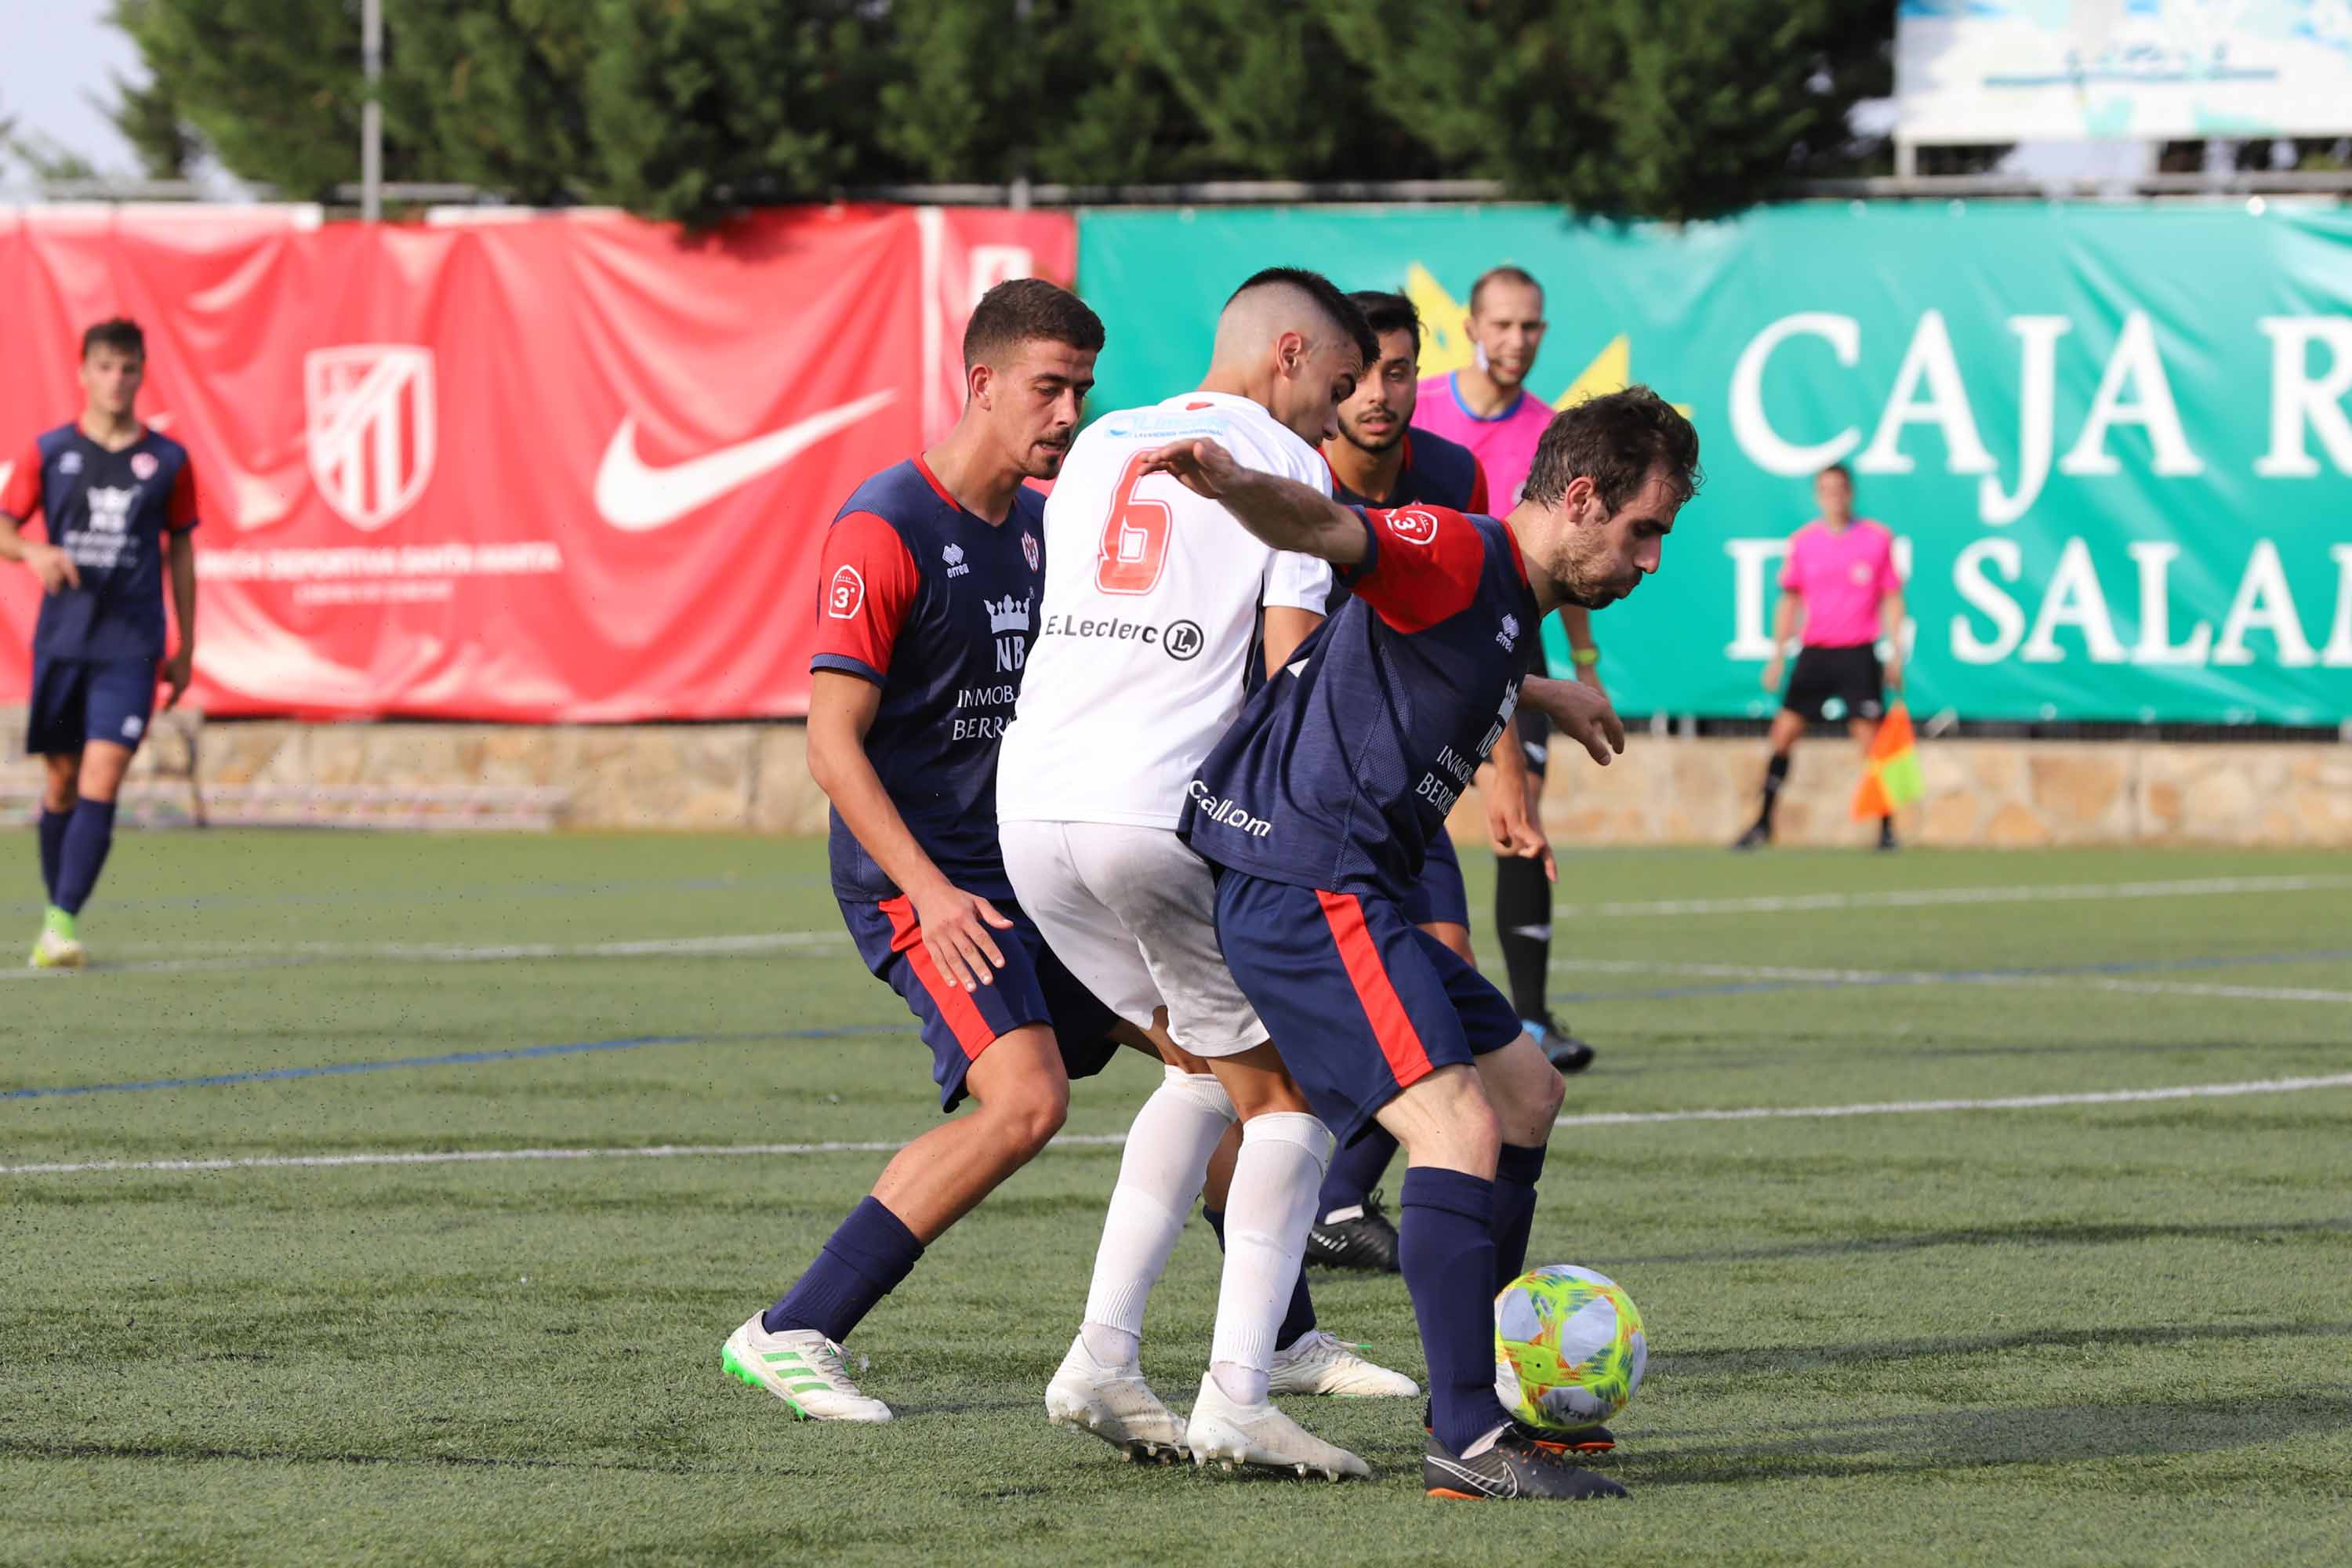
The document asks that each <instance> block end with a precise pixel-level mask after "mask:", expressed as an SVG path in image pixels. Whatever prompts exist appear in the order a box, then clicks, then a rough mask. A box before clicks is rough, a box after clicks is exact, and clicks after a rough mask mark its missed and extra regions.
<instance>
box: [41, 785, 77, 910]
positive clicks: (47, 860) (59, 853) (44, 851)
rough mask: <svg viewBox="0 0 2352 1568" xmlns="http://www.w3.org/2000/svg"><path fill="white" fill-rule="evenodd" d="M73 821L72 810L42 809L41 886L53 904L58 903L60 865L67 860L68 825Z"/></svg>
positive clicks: (44, 807)
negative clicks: (60, 862)
mask: <svg viewBox="0 0 2352 1568" xmlns="http://www.w3.org/2000/svg"><path fill="white" fill-rule="evenodd" d="M72 820H73V813H72V812H71V811H70V810H68V811H51V810H50V809H49V808H48V807H47V806H46V805H45V806H43V807H41V886H42V887H43V888H45V889H47V890H48V895H49V902H51V903H53V904H54V903H56V902H57V901H58V862H59V861H60V860H62V859H64V858H65V852H66V824H68V822H71V821H72Z"/></svg>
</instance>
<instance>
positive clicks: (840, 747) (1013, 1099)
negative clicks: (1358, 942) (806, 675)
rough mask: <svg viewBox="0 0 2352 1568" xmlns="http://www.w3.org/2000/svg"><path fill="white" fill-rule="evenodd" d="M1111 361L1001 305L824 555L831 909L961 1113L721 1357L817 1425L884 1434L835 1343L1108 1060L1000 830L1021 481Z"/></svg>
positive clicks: (1047, 455)
mask: <svg viewBox="0 0 2352 1568" xmlns="http://www.w3.org/2000/svg"><path fill="white" fill-rule="evenodd" d="M1102 344H1103V329H1102V323H1101V321H1098V320H1097V319H1096V317H1095V313H1094V312H1093V311H1092V310H1088V309H1087V307H1086V305H1085V304H1084V303H1082V302H1081V301H1080V300H1078V299H1077V297H1076V295H1073V294H1071V293H1069V292H1067V291H1066V290H1064V289H1058V288H1055V286H1054V285H1053V284H1051V283H1047V282H1045V281H1043V280H1041V279H1019V280H1016V281H1013V282H1009V283H1000V284H998V285H997V286H996V287H995V288H993V289H990V290H989V291H988V293H987V294H986V295H984V296H983V297H982V300H981V301H980V303H979V305H978V306H977V307H976V308H975V309H974V310H973V311H972V315H971V324H970V326H969V327H968V328H967V329H966V331H965V333H964V363H965V391H966V402H965V404H964V409H963V414H962V416H961V417H960V418H959V419H958V420H957V421H956V424H955V427H954V428H953V429H952V430H950V431H949V433H948V435H947V437H946V438H945V439H943V440H942V441H940V443H939V445H937V446H935V447H931V448H930V449H929V451H926V452H924V453H923V454H922V455H921V456H919V457H917V458H911V459H909V460H908V461H906V462H903V463H899V464H898V465H896V466H895V467H892V468H885V469H884V470H882V472H880V473H878V474H877V475H875V476H874V477H873V478H871V479H867V480H866V482H865V483H864V484H862V485H860V486H859V487H858V488H857V489H856V492H855V493H854V494H852V495H851V496H850V498H849V500H848V501H847V502H846V503H845V504H844V505H843V507H842V509H841V510H840V512H839V514H838V515H837V516H835V519H834V521H833V526H832V529H831V531H829V532H828V533H827V534H826V536H825V543H824V560H823V565H822V567H821V568H820V571H821V574H822V597H821V601H820V603H819V605H818V611H817V628H818V629H817V652H816V655H815V657H814V658H812V659H811V660H810V667H811V670H812V675H811V678H810V692H809V718H808V752H809V773H810V774H811V775H812V776H813V777H814V779H815V780H816V782H817V784H818V786H819V787H820V788H822V789H823V790H824V792H825V794H826V795H829V796H830V797H831V798H832V802H833V813H832V816H833V826H832V848H831V857H832V863H833V890H834V896H835V899H836V900H838V901H839V903H840V906H841V912H842V918H843V919H844V920H845V921H846V922H847V923H848V926H849V931H850V934H851V936H852V937H854V938H855V939H856V943H857V949H858V952H859V954H860V955H861V956H862V957H863V958H864V959H865V961H866V966H867V967H868V968H869V969H871V970H872V971H873V973H874V974H875V976H876V977H877V979H879V980H881V981H882V982H883V983H884V984H887V985H888V986H890V988H891V989H892V990H894V991H896V992H898V994H899V995H900V996H902V997H904V998H905V999H906V1002H907V1005H908V1008H909V1009H910V1010H911V1011H912V1012H913V1013H914V1015H915V1016H916V1018H917V1019H918V1020H919V1022H920V1023H921V1025H922V1036H923V1040H924V1043H925V1044H927V1045H928V1046H929V1047H930V1049H931V1058H932V1069H931V1076H932V1078H933V1079H935V1080H936V1081H937V1082H938V1084H939V1089H940V1109H941V1110H953V1109H954V1108H955V1106H956V1105H957V1103H958V1102H959V1101H961V1100H963V1099H965V1098H966V1097H967V1096H969V1097H970V1098H971V1100H973V1101H974V1108H973V1109H972V1110H971V1111H970V1112H969V1113H967V1114H965V1115H962V1116H959V1117H956V1118H954V1119H953V1120H951V1121H945V1122H942V1123H940V1125H939V1126H937V1127H934V1128H932V1129H931V1130H930V1131H928V1132H926V1133H924V1134H923V1135H922V1136H920V1137H919V1138H917V1139H916V1140H915V1141H914V1142H911V1143H909V1144H908V1145H907V1146H906V1147H905V1148H904V1149H902V1150H900V1151H899V1152H898V1153H897V1154H896V1155H895V1156H893V1157H892V1159H891V1161H890V1163H888V1164H887V1166H885V1167H884V1169H883V1172H882V1175H881V1179H880V1180H878V1181H877V1182H876V1183H875V1184H874V1191H873V1194H872V1195H871V1196H870V1197H868V1198H866V1200H865V1202H863V1203H861V1204H860V1205H858V1206H857V1207H856V1209H855V1210H854V1211H852V1212H851V1214H850V1215H849V1217H848V1218H846V1219H845V1220H844V1221H842V1223H841V1226H840V1227H839V1228H838V1229H836V1230H835V1232H834V1233H833V1237H832V1239H830V1240H829V1241H827V1242H826V1243H825V1244H824V1250H823V1251H822V1252H820V1253H819V1254H818V1255H817V1257H816V1258H815V1259H814V1261H813V1262H812V1263H811V1264H810V1265H809V1267H808V1268H807V1269H806V1271H805V1272H803V1274H802V1275H801V1277H800V1279H799V1281H798V1282H797V1283H795V1284H794V1285H793V1288H792V1289H791V1290H790V1291H788V1292H787V1293H786V1294H785V1295H784V1297H783V1298H782V1300H779V1301H777V1302H776V1304H775V1305H774V1306H772V1307H770V1308H769V1309H768V1310H766V1311H765V1312H757V1313H754V1314H752V1316H751V1318H750V1319H748V1320H746V1321H745V1322H744V1323H743V1325H742V1326H741V1327H740V1328H739V1329H737V1330H736V1331H735V1332H734V1333H733V1334H732V1335H730V1337H729V1339H728V1341H727V1344H726V1348H725V1350H724V1352H722V1356H721V1359H722V1362H723V1363H724V1365H725V1366H726V1368H727V1370H728V1371H729V1372H730V1373H733V1374H734V1375H735V1376H736V1377H738V1378H740V1379H741V1380H742V1381H743V1382H745V1383H747V1384H751V1385H752V1386H753V1387H756V1388H764V1389H766V1390H767V1391H768V1392H770V1393H772V1394H775V1395H776V1396H777V1397H778V1398H780V1399H782V1400H783V1401H784V1402H785V1403H786V1404H787V1405H790V1406H791V1407H792V1408H793V1412H794V1413H795V1414H797V1415H801V1416H803V1417H806V1418H810V1419H814V1420H828V1421H887V1420H889V1419H890V1409H889V1406H887V1405H885V1404H883V1403H882V1401H880V1400H878V1399H874V1398H870V1397H868V1396H867V1395H866V1394H863V1393H861V1392H860V1391H859V1390H858V1388H857V1386H856V1384H854V1383H852V1382H851V1381H850V1379H849V1375H848V1373H847V1372H846V1371H845V1368H844V1366H843V1364H842V1358H841V1349H840V1345H841V1342H842V1340H844V1339H845V1337H847V1335H848V1333H849V1331H851V1330H852V1329H854V1328H855V1327H856V1325H857V1323H858V1321H860V1320H861V1319H863V1318H864V1317H865V1316H866V1313H867V1312H868V1311H869V1310H872V1309H873V1307H874V1306H875V1305H876V1303H877V1302H878V1301H880V1300H881V1299H882V1298H883V1297H884V1296H886V1295H887V1294H889V1292H890V1291H891V1290H892V1289H894V1288H895V1287H896V1286H897V1285H898V1282H899V1281H900V1280H902V1279H905V1278H906V1277H907V1274H908V1271H909V1270H910V1269H912V1268H914V1266H915V1261H916V1259H917V1258H920V1257H921V1256H922V1253H923V1249H924V1248H925V1247H928V1246H929V1245H930V1244H931V1243H932V1242H933V1241H936V1240H937V1239H938V1238H939V1237H940V1233H941V1232H943V1231H945V1230H946V1229H947V1228H948V1227H949V1226H951V1225H953V1224H954V1223H955V1222H956V1221H957V1220H958V1219H959V1218H961V1216H962V1215H964V1214H966V1213H968V1212H969V1211H970V1210H971V1208H972V1206H973V1205H976V1204H978V1203H979V1202H980V1201H981V1200H982V1198H984V1197H986V1196H987V1195H988V1194H989V1193H990V1192H992V1191H993V1190H994V1189H995V1188H996V1186H997V1185H998V1184H1000V1183H1002V1182H1003V1180H1004V1179H1005V1178H1006V1177H1007V1176H1010V1175H1011V1174H1012V1173H1013V1172H1015V1171H1017V1170H1019V1169H1020V1168H1021V1167H1022V1166H1023V1165H1024V1164H1026V1163H1028V1162H1029V1160H1030V1159H1031V1157H1032V1156H1034V1154H1035V1153H1036V1152H1037V1151H1038V1150H1040V1149H1042V1148H1044V1147H1045V1142H1046V1140H1048V1139H1050V1138H1051V1137H1053V1135H1054V1133H1055V1131H1057V1130H1058V1129H1059V1128H1060V1127H1061V1125H1062V1120H1063V1117H1064V1115H1065V1113H1066V1110H1067V1108H1068V1104H1069V1093H1070V1079H1073V1078H1078V1077H1084V1076H1086V1075H1087V1074H1089V1073H1092V1072H1095V1071H1097V1070H1098V1069H1099V1068H1101V1067H1102V1066H1103V1065H1104V1063H1105V1062H1106V1061H1108V1059H1109V1058H1110V1056H1111V1054H1112V1052H1113V1051H1114V1050H1115V1048H1116V1047H1115V1045H1114V1043H1113V1041H1112V1039H1111V1038H1110V1034H1111V1031H1112V1029H1113V1028H1114V1026H1115V1023H1116V1020H1114V1019H1113V1017H1112V1016H1111V1015H1110V1014H1109V1012H1108V1010H1107V1009H1105V1008H1104V1007H1103V1006H1102V1005H1101V1004H1100V1003H1098V1002H1097V1001H1096V1000H1095V999H1094V998H1093V997H1092V996H1090V995H1088V994H1087V992H1086V990H1085V988H1084V987H1083V986H1081V985H1079V984H1077V982H1076V981H1075V980H1074V979H1072V978H1071V976H1070V974H1069V972H1068V971H1067V970H1066V969H1065V968H1063V967H1062V965H1061V963H1059V962H1058V961H1056V960H1055V957H1054V955H1053V953H1052V952H1048V951H1047V950H1046V947H1045V941H1044V939H1043V938H1042V937H1040V936H1039V935H1038V932H1037V928H1036V926H1035V924H1034V922H1033V921H1031V920H1030V919H1029V917H1028V916H1027V915H1026V914H1025V913H1024V912H1023V910H1021V908H1020V906H1019V905H1018V904H1017V903H1015V902H1014V901H1013V885H1012V883H1011V882H1010V881H1008V880H1007V879H1006V878H1005V874H1004V858H1003V853H1002V851H1001V850H1000V849H999V847H998V845H997V837H996V812H995V796H996V764H997V750H998V742H999V738H1000V737H1001V736H1002V735H1003V732H1004V726H1005V725H1006V723H1007V722H1009V721H1011V719H1012V716H1013V698H1014V694H1015V692H1016V691H1017V690H1018V689H1019V686H1020V682H1021V677H1022V668H1023V665H1024V661H1025V658H1026V656H1027V653H1028V649H1029V647H1030V642H1031V638H1032V637H1033V635H1034V632H1035V630H1036V625H1037V609H1038V598H1039V594H1040V590H1041V588H1042V586H1043V584H1044V582H1045V553H1044V543H1045V540H1044V516H1043V513H1044V509H1045V498H1044V497H1043V496H1042V495H1041V494H1039V493H1038V492H1037V491H1035V490H1034V489H1028V488H1027V487H1026V486H1025V485H1024V482H1023V481H1024V480H1025V479H1052V478H1053V477H1054V476H1055V474H1057V473H1059V472H1060V471H1061V467H1062V460H1063V458H1065V457H1066V456H1067V454H1068V452H1069V449H1070V443H1071V440H1072V438H1073V437H1075V435H1076V430H1077V424H1078V414H1079V409H1080V407H1081V405H1083V403H1084V402H1085V399H1086V395H1087V388H1088V387H1090V386H1092V385H1093V384H1094V364H1095V356H1096V354H1097V353H1098V352H1099V351H1100V349H1101V348H1102ZM1136 1043H1140V1042H1136Z"/></svg>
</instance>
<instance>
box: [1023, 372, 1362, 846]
mask: <svg viewBox="0 0 2352 1568" xmlns="http://www.w3.org/2000/svg"><path fill="white" fill-rule="evenodd" d="M1186 437H1206V438H1208V439H1210V440H1213V441H1215V442H1217V443H1218V444H1219V445H1220V446H1222V447H1224V448H1225V450H1226V451H1228V452H1231V453H1232V454H1233V455H1234V459H1235V460H1236V461H1237V462H1239V463H1241V464H1242V465H1243V466H1244V467H1245V468H1257V469H1260V470H1262V471H1264V472H1266V473H1270V474H1280V475H1281V476H1283V477H1284V478H1285V479H1297V480H1298V481H1299V482H1300V483H1302V484H1307V485H1312V486H1313V487H1314V488H1315V489H1318V490H1320V491H1321V492H1322V493H1323V494H1325V495H1329V494H1330V493H1331V470H1330V469H1329V468H1328V467H1327V466H1326V465H1325V464H1324V461H1323V458H1322V454H1320V453H1318V451H1316V449H1315V448H1314V447H1310V446H1308V445H1307V443H1306V442H1304V441H1302V440H1300V439H1299V438H1298V437H1297V436H1295V435H1293V434H1292V433H1291V432H1290V431H1288V430H1286V429H1285V428H1283V426H1280V425H1277V424H1276V423H1275V419H1274V416H1272V415H1270V414H1268V413H1267V412H1266V411H1265V409H1264V408H1261V407H1260V406H1258V405H1256V404H1255V403H1253V402H1251V401H1250V400H1249V399H1247V398H1245V397H1234V396H1232V395H1227V394H1224V393H1217V392H1193V393H1188V394H1186V395H1183V396H1181V397H1171V398H1170V399H1169V400H1168V401H1167V402H1165V403H1162V404H1160V405H1157V406H1154V407H1150V408H1131V409H1129V410H1127V411H1126V412H1124V413H1119V414H1111V415H1106V416H1104V417H1102V418H1100V419H1098V420H1097V421H1095V423H1094V424H1092V425H1090V426H1087V428H1086V429H1085V430H1084V431H1083V432H1081V433H1080V435H1079V437H1078V439H1077V442H1076V445H1075V446H1073V447H1071V448H1070V456H1069V458H1068V460H1067V461H1066V462H1065V463H1064V464H1063V465H1062V473H1061V477H1060V478H1059V479H1056V480H1055V484H1054V493H1053V494H1052V495H1051V496H1049V497H1047V498H1046V501H1045V598H1044V602H1043V603H1042V604H1041V605H1039V615H1040V616H1041V620H1040V624H1039V626H1038V631H1037V637H1036V640H1035V642H1034V643H1033V644H1032V645H1031V646H1030V649H1029V658H1028V666H1027V668H1025V669H1024V671H1023V672H1022V678H1021V696H1020V699H1019V700H1018V701H1017V702H1016V703H1015V704H1014V707H1013V722H1012V723H1011V724H1010V725H1009V726H1007V727H1006V729H1005V731H1004V743H1003V752H1002V753H1001V755H1000V757H999V761H998V763H997V773H996V816H997V819H998V820H999V821H1001V822H1024V821H1045V822H1118V823H1127V824H1129V825H1132V826H1139V827H1167V828H1173V827H1174V826H1176V822H1177V819H1178V817H1179V816H1181V815H1182V813H1183V809H1184V788H1185V786H1186V785H1187V784H1190V783H1191V782H1192V773H1193V772H1194V770H1195V769H1197V768H1198V767H1199V766H1200V764H1201V763H1202V759H1204V758H1205V757H1207V756H1208V754H1209V749H1210V748H1211V747H1212V746H1213V745H1215V744H1216V743H1217V741H1218V739H1219V738H1220V737H1221V736H1223V734H1224V732H1225V730H1226V727H1227V726H1229V725H1230V724H1232V722H1233V721H1234V715H1236V714H1238V713H1239V712H1240V711H1241V707H1242V699H1243V697H1244V693H1245V691H1246V689H1247V688H1246V687H1245V686H1244V677H1245V675H1246V672H1247V666H1248V662H1249V658H1250V655H1251V647H1252V645H1253V643H1254V642H1255V638H1256V633H1257V611H1258V606H1259V605H1283V606H1287V607H1290V608H1294V609H1305V610H1312V611H1314V612H1315V613H1316V614H1317V615H1318V616H1319V615H1321V614H1322V613H1323V609H1324V606H1325V605H1326V604H1327V603H1328V601H1329V599H1330V595H1331V583H1332V578H1331V568H1330V567H1329V565H1328V564H1327V563H1324V562H1322V561H1320V560H1318V559H1317V558H1316V557H1314V556H1311V555H1296V554H1292V553H1290V552H1286V551H1277V550H1274V549H1272V548H1270V547H1268V546H1267V545H1266V544H1265V543H1264V542H1261V541H1260V540H1259V539H1258V537H1257V536H1256V535H1255V534H1254V533H1252V532H1250V531H1248V530H1247V529H1245V528H1244V527H1243V526H1242V525H1241V524H1240V523H1238V522H1236V521H1234V518H1233V514H1232V513H1230V512H1228V511H1226V510H1225V509H1224V508H1223V507H1222V506H1219V505H1218V504H1217V503H1216V502H1215V501H1213V500H1208V499H1206V498H1205V497H1202V496H1199V495H1196V494H1194V493H1193V492H1192V491H1191V490H1189V489H1185V488H1184V487H1183V486H1182V485H1181V484H1179V483H1178V482H1177V481H1176V480H1175V479H1171V478H1170V477H1169V476H1168V475H1166V474H1153V475H1150V476H1149V477H1144V478H1138V477H1137V475H1136V472H1135V469H1136V468H1137V466H1138V465H1139V462H1140V460H1141V458H1142V455H1143V454H1144V453H1146V452H1150V451H1152V450H1154V449H1156V448H1158V447H1164V446H1167V445H1168V444H1169V443H1170V442H1171V441H1180V440H1183V439H1184V438H1186Z"/></svg>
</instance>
